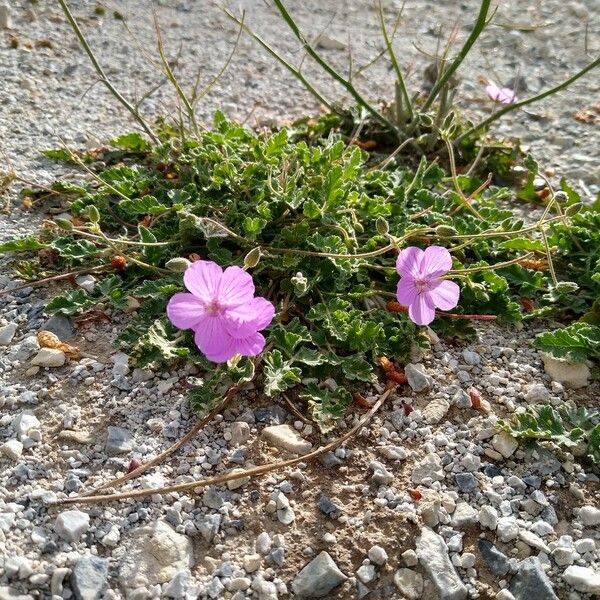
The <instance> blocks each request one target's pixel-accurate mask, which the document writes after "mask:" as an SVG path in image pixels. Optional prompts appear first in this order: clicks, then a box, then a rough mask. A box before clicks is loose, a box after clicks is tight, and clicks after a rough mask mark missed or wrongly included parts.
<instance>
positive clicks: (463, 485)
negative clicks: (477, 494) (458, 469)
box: [454, 473, 477, 492]
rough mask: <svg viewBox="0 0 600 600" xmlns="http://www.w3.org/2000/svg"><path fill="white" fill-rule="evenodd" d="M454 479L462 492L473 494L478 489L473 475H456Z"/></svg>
mask: <svg viewBox="0 0 600 600" xmlns="http://www.w3.org/2000/svg"><path fill="white" fill-rule="evenodd" d="M454 477H455V479H456V485H458V487H459V488H460V490H461V491H462V492H471V491H473V490H474V489H475V488H476V487H477V479H475V476H474V475H473V473H456V475H455V476H454Z"/></svg>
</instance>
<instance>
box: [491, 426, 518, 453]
mask: <svg viewBox="0 0 600 600" xmlns="http://www.w3.org/2000/svg"><path fill="white" fill-rule="evenodd" d="M492 446H493V447H494V450H496V451H497V452H499V453H500V454H502V456H503V457H504V458H508V457H509V456H512V455H513V454H514V453H515V450H516V449H517V448H518V447H519V442H517V440H516V439H515V438H514V437H513V436H512V435H510V434H509V433H507V432H506V431H500V432H498V433H497V434H496V435H494V437H493V438H492Z"/></svg>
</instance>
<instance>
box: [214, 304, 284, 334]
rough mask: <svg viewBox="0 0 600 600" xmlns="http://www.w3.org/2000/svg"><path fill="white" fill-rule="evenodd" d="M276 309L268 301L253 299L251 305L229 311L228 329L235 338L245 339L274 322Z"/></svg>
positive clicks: (227, 317) (226, 316) (227, 318)
mask: <svg viewBox="0 0 600 600" xmlns="http://www.w3.org/2000/svg"><path fill="white" fill-rule="evenodd" d="M274 316H275V307H274V306H273V305H272V304H271V303H270V302H269V301H268V300H267V299H266V298H261V297H260V296H259V297H257V298H253V299H252V300H251V301H250V302H249V303H247V304H243V305H241V306H237V307H236V308H233V309H229V310H227V313H226V315H225V318H226V325H225V326H226V328H227V331H228V333H229V335H231V336H232V337H234V338H243V337H246V336H249V335H251V334H252V333H255V332H256V331H259V330H261V329H264V328H265V327H266V326H267V325H269V323H270V322H271V321H272V320H273V317H274Z"/></svg>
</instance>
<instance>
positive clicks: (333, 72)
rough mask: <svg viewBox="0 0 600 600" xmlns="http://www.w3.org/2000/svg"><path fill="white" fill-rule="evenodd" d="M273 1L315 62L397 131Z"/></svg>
mask: <svg viewBox="0 0 600 600" xmlns="http://www.w3.org/2000/svg"><path fill="white" fill-rule="evenodd" d="M273 1H274V2H275V6H277V8H278V10H279V12H280V14H281V16H282V17H283V20H284V21H285V22H286V23H287V25H288V27H289V28H290V29H291V30H292V33H293V34H294V35H295V36H296V38H298V40H299V41H300V43H301V44H302V47H303V48H304V49H305V50H306V52H307V53H308V54H309V56H310V57H311V58H313V60H315V62H316V63H317V64H318V65H319V66H320V67H321V68H322V69H324V70H325V72H326V73H328V74H329V75H330V76H331V77H333V79H335V80H336V81H337V82H338V83H339V84H340V85H342V87H344V88H345V89H346V91H347V92H348V93H349V94H350V95H351V96H352V97H353V98H354V100H356V102H357V103H358V104H359V105H360V106H362V107H363V108H365V109H366V110H367V111H368V112H369V113H371V115H372V116H373V118H374V119H376V120H377V121H379V122H380V123H381V124H382V125H384V126H385V127H387V128H389V129H390V131H396V132H397V127H396V126H395V125H394V124H393V123H392V122H391V121H389V120H388V119H386V118H385V117H384V116H383V115H382V114H381V113H380V112H379V111H377V110H375V109H374V108H373V107H372V106H371V105H370V104H369V103H368V102H367V101H366V100H365V99H364V98H363V97H362V95H361V94H360V93H359V92H358V90H357V89H356V88H355V87H354V86H353V85H352V84H351V83H350V82H349V81H348V80H347V79H345V78H344V77H342V76H341V75H340V74H339V73H338V72H337V71H336V70H335V69H334V68H333V67H332V66H331V65H330V64H329V63H328V62H327V61H326V60H324V59H323V58H321V55H320V54H319V53H318V52H317V51H316V50H315V49H314V48H313V47H312V46H311V45H310V44H309V43H308V41H307V40H306V38H305V37H304V35H303V34H302V32H301V31H300V29H299V28H298V25H296V22H295V21H294V19H293V17H292V16H291V15H290V13H289V12H288V11H287V9H286V8H285V6H284V4H283V2H282V1H281V0H273ZM487 1H489V0H487Z"/></svg>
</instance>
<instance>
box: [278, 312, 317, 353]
mask: <svg viewBox="0 0 600 600" xmlns="http://www.w3.org/2000/svg"><path fill="white" fill-rule="evenodd" d="M269 341H271V342H272V343H273V344H274V346H275V347H276V348H278V349H280V350H282V351H283V352H284V354H286V355H287V356H288V358H289V357H291V356H293V354H294V352H295V351H296V348H297V346H298V344H300V343H301V342H311V341H312V337H311V335H310V333H309V331H308V328H307V327H305V326H304V325H302V324H301V323H300V321H299V320H298V319H297V318H295V319H293V320H292V321H290V322H289V323H286V324H285V325H277V326H275V327H272V328H271V331H270V333H269Z"/></svg>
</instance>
